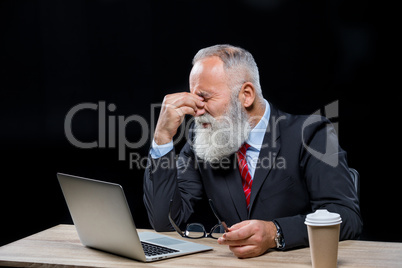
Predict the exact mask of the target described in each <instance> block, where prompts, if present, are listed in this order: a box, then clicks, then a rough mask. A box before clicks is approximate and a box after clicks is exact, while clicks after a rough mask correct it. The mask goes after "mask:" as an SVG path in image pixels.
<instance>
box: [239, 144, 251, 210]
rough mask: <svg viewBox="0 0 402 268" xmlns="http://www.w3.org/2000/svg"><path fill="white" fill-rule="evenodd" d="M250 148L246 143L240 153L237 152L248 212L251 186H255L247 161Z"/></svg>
mask: <svg viewBox="0 0 402 268" xmlns="http://www.w3.org/2000/svg"><path fill="white" fill-rule="evenodd" d="M249 147H250V145H249V144H247V143H244V144H243V146H242V147H240V149H239V151H237V163H238V164H239V171H240V175H241V177H242V181H243V191H244V195H245V196H246V201H247V210H248V209H249V207H250V194H251V185H252V184H253V178H252V177H251V174H250V172H249V170H248V165H247V160H246V151H247V149H248V148H249Z"/></svg>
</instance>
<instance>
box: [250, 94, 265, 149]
mask: <svg viewBox="0 0 402 268" xmlns="http://www.w3.org/2000/svg"><path fill="white" fill-rule="evenodd" d="M264 102H265V112H264V115H263V116H262V117H261V119H260V121H259V122H258V124H257V125H256V126H255V127H254V128H253V129H252V130H251V132H250V134H249V136H248V138H247V140H246V142H247V143H248V144H250V146H251V147H252V148H254V149H256V150H258V151H260V149H261V146H262V142H263V141H264V136H265V132H266V130H267V126H268V123H269V116H270V114H271V107H270V105H269V103H268V101H267V100H265V99H264Z"/></svg>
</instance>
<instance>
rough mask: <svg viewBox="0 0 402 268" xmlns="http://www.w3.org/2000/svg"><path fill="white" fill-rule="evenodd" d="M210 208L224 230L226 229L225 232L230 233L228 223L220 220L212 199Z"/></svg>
mask: <svg viewBox="0 0 402 268" xmlns="http://www.w3.org/2000/svg"><path fill="white" fill-rule="evenodd" d="M209 206H210V207H211V209H212V212H213V213H214V215H215V217H216V218H217V219H218V222H219V224H221V225H222V226H223V228H224V229H225V232H229V228H228V226H227V225H226V223H225V222H224V221H221V219H220V218H219V216H218V213H217V211H216V210H215V206H214V203H213V202H212V199H209Z"/></svg>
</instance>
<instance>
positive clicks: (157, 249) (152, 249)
mask: <svg viewBox="0 0 402 268" xmlns="http://www.w3.org/2000/svg"><path fill="white" fill-rule="evenodd" d="M141 245H142V248H143V249H144V253H145V255H146V256H156V255H162V254H167V253H174V252H179V251H178V250H175V249H172V248H166V247H162V246H157V245H153V244H150V243H147V242H143V241H141Z"/></svg>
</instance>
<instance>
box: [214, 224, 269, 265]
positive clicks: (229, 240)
mask: <svg viewBox="0 0 402 268" xmlns="http://www.w3.org/2000/svg"><path fill="white" fill-rule="evenodd" d="M229 230H230V232H228V233H225V234H224V235H223V236H222V237H221V238H219V239H218V243H219V244H221V245H229V249H230V250H231V251H232V252H233V253H234V254H235V255H236V256H237V257H238V258H250V257H256V256H259V255H261V254H263V253H264V252H266V251H267V250H268V249H270V248H274V247H276V243H275V236H276V226H275V224H274V223H273V222H271V221H261V220H248V221H242V222H240V223H237V224H235V225H233V226H232V227H230V228H229Z"/></svg>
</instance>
